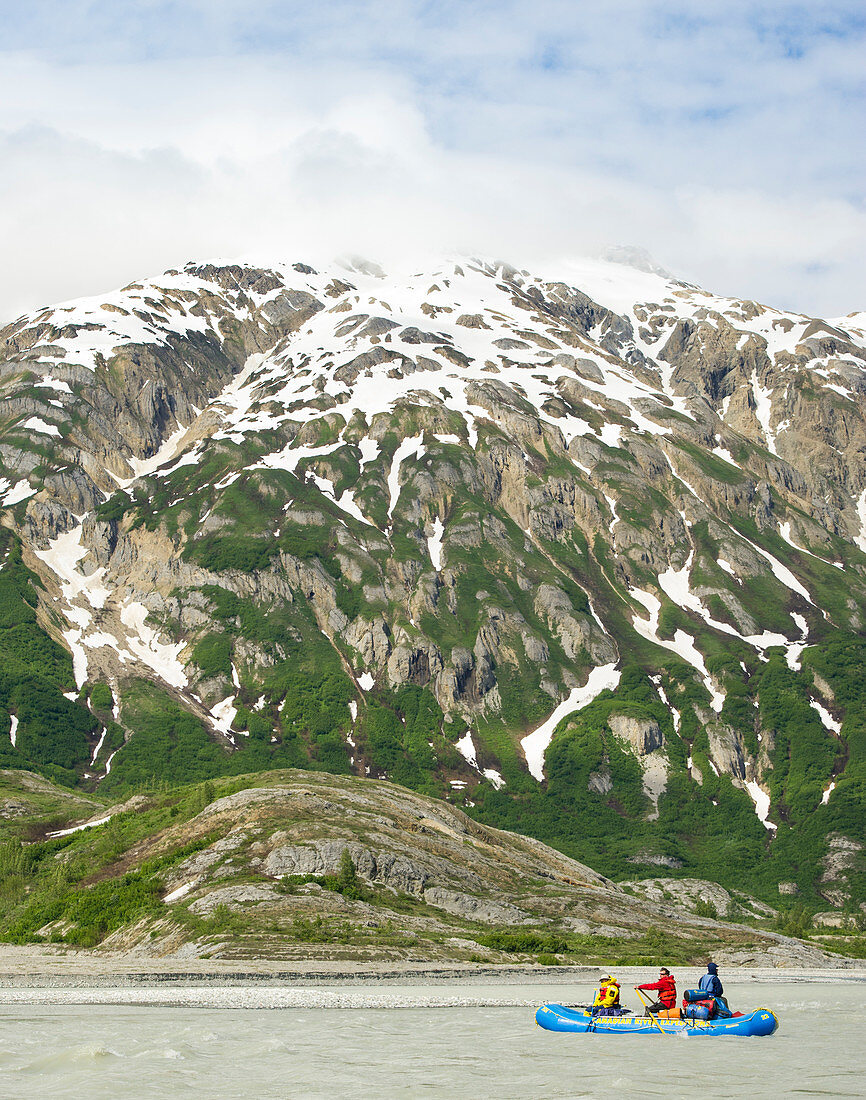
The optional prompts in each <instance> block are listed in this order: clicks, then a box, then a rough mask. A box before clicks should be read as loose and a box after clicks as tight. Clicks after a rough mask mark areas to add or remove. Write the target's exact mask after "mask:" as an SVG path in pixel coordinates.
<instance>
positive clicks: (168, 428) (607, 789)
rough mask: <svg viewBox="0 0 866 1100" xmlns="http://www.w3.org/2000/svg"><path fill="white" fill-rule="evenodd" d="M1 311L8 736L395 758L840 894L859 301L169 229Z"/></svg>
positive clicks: (856, 830)
mask: <svg viewBox="0 0 866 1100" xmlns="http://www.w3.org/2000/svg"><path fill="white" fill-rule="evenodd" d="M0 341H2V345H0V346H2V349H3V350H2V359H0V382H2V387H3V388H2V394H3V406H2V416H3V420H2V424H0V431H2V440H0V463H2V469H0V476H2V478H3V480H2V482H0V488H2V504H3V508H4V511H3V530H2V532H0V534H2V539H3V553H4V559H3V566H2V569H0V609H2V611H0V614H2V618H0V646H2V652H3V655H4V661H3V669H2V672H0V708H3V711H4V713H6V714H8V719H6V720H5V721H6V722H7V725H6V728H7V729H8V734H7V736H6V737H4V736H3V735H2V734H0V763H3V764H4V766H7V767H18V768H20V767H28V768H35V769H38V770H39V771H41V772H42V773H43V774H45V775H47V776H50V777H52V778H54V779H58V780H60V781H62V782H65V783H68V784H73V785H77V786H81V787H84V788H85V789H89V790H94V789H97V788H98V789H99V790H100V791H101V792H103V793H105V794H109V795H117V794H122V793H124V792H130V791H131V790H133V789H136V788H140V787H141V786H142V785H146V784H149V783H150V784H152V783H154V782H163V783H178V782H185V781H190V780H195V779H204V778H208V777H215V776H218V775H225V774H240V773H246V772H250V771H256V770H263V769H268V768H274V767H298V766H301V767H314V768H318V769H321V770H324V771H330V772H333V773H346V774H349V773H354V774H356V775H361V776H363V775H370V776H379V777H388V778H390V779H392V780H394V781H395V782H397V783H400V784H402V785H404V786H408V787H411V788H414V789H416V790H418V791H423V792H426V793H429V794H433V795H438V796H444V797H447V798H449V799H451V800H452V801H455V802H457V803H459V804H460V805H461V806H463V807H464V808H465V809H466V810H467V811H468V812H469V813H471V814H472V815H473V816H475V817H477V818H479V819H481V820H484V821H487V822H490V823H492V824H496V825H500V826H505V827H508V828H513V829H516V830H518V831H520V832H522V833H526V834H530V835H534V836H537V837H539V838H541V839H543V840H546V841H548V842H550V843H552V844H554V845H556V846H557V847H558V848H559V849H561V850H562V851H563V852H566V853H568V854H569V855H570V856H572V857H574V858H578V859H581V860H585V861H587V862H588V863H590V864H591V865H593V866H594V867H596V868H597V869H598V870H600V871H602V872H603V873H605V874H606V875H608V876H613V877H616V878H622V879H626V878H634V877H635V876H638V877H640V876H651V875H658V873H659V868H664V869H666V873H668V872H670V873H673V874H674V875H683V876H689V875H690V876H692V877H696V876H697V877H704V878H710V879H713V880H715V881H717V882H720V883H722V884H723V885H725V886H726V887H728V888H731V887H739V888H747V889H748V890H750V891H752V892H754V893H756V894H758V895H759V896H761V897H763V898H764V899H765V900H766V901H768V902H769V903H771V904H775V905H779V904H787V905H790V904H792V903H798V904H799V903H802V904H804V905H806V906H810V907H813V908H822V909H826V908H827V905H828V903H829V904H830V905H833V906H837V907H842V906H846V905H847V906H851V905H856V904H858V903H859V902H860V901H861V900H866V857H864V852H863V845H864V843H866V835H864V814H863V796H864V782H866V770H864V769H866V743H864V736H866V735H864V729H863V718H864V699H863V692H864V688H863V683H864V678H863V669H864V659H863V658H864V633H863V631H864V621H866V618H864V615H866V572H864V567H866V556H864V551H866V465H864V460H863V453H864V445H866V425H864V417H863V393H864V366H866V315H862V314H859V315H855V316H852V317H848V318H845V319H841V320H834V321H829V322H828V321H822V320H817V319H812V318H808V317H802V316H797V315H793V314H788V313H784V312H781V311H778V310H774V309H771V308H768V307H765V306H762V305H759V304H757V303H754V302H744V301H738V300H732V299H722V298H719V297H717V296H714V295H712V294H710V293H707V292H705V291H703V290H701V289H699V288H697V287H694V286H691V285H687V284H684V283H681V282H677V281H676V280H673V279H669V278H666V277H664V276H662V275H659V274H656V273H648V272H639V271H635V270H633V269H631V268H628V267H626V266H623V265H622V264H615V263H602V262H598V263H589V262H587V263H584V264H574V265H571V266H568V267H564V268H563V269H562V270H561V271H555V272H548V273H544V274H542V273H530V272H528V271H519V270H516V269H514V268H511V267H509V266H507V265H504V264H499V263H488V262H483V261H465V262H463V261H461V262H453V261H451V262H448V263H443V264H441V265H440V266H438V267H437V268H435V269H434V270H429V271H426V272H421V273H413V274H411V275H403V274H393V273H392V274H387V273H385V272H383V271H381V270H379V269H378V268H376V267H375V266H374V265H370V264H363V263H355V264H348V265H343V266H337V265H335V266H334V267H332V268H330V269H328V270H326V271H318V270H314V269H313V268H312V267H310V266H309V265H306V264H303V263H296V264H287V265H277V266H274V267H269V268H256V267H248V266H247V267H245V266H240V265H224V266H219V265H195V264H191V265H188V266H187V268H185V269H184V270H183V271H173V272H168V273H166V274H165V275H164V276H162V277H160V278H157V279H153V280H150V281H148V282H143V283H140V284H133V285H131V286H129V287H126V288H124V289H123V290H121V291H118V292H117V293H115V294H111V295H105V296H101V297H99V298H97V299H92V300H82V301H77V302H73V303H68V304H65V305H60V306H56V307H53V308H45V309H43V310H40V311H37V312H36V313H34V314H32V315H28V316H25V317H22V318H19V319H17V320H16V321H14V322H13V323H12V324H10V325H8V326H7V327H6V328H5V329H3V330H2V332H0ZM3 722H4V719H3V718H2V717H0V728H2V723H3Z"/></svg>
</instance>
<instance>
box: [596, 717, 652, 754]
mask: <svg viewBox="0 0 866 1100" xmlns="http://www.w3.org/2000/svg"><path fill="white" fill-rule="evenodd" d="M608 725H609V726H610V728H611V730H612V731H613V732H614V733H615V734H616V736H617V737H620V738H621V739H622V740H623V741H627V742H628V744H629V745H631V747H632V749H633V750H634V752H636V753H637V755H638V756H646V755H647V754H648V753H651V752H655V750H656V749H660V748H661V747H662V744H663V743H664V739H663V737H662V731H661V728H660V727H659V724H658V722H654V721H652V719H640V718H629V717H628V716H627V715H624V714H612V715H611V716H610V718H608Z"/></svg>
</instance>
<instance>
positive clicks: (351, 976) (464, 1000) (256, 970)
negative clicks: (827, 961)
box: [0, 944, 866, 1008]
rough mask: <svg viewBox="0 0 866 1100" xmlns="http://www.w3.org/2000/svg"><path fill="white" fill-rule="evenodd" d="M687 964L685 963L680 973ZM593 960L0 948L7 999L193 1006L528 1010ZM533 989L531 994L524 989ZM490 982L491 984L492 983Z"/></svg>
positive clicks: (585, 975) (630, 978) (583, 973)
mask: <svg viewBox="0 0 866 1100" xmlns="http://www.w3.org/2000/svg"><path fill="white" fill-rule="evenodd" d="M691 970H695V971H696V975H695V976H697V970H698V968H683V974H682V979H681V983H682V980H683V979H685V978H686V975H687V974H689V973H690V971H691ZM615 972H616V975H617V977H618V978H619V980H620V982H621V983H622V986H623V988H624V989H629V988H630V987H632V986H634V985H637V984H638V983H639V982H642V981H646V980H653V979H654V978H655V976H656V975H657V968H656V967H616V968H615ZM601 973H602V971H601V970H600V969H599V967H597V966H558V967H545V966H515V965H502V966H491V965H484V964H468V965H463V964H454V963H452V964H438V963H424V962H405V961H399V962H380V963H370V962H366V963H352V962H323V961H315V960H310V961H308V962H302V963H297V962H295V963H292V964H289V965H287V964H286V963H285V962H280V961H278V960H267V959H261V960H254V961H249V962H243V963H238V962H228V961H224V960H217V959H214V960H207V961H204V960H200V959H196V960H179V959H149V958H148V959H143V958H140V957H139V958H137V957H131V956H128V955H125V956H124V955H99V954H98V953H96V952H66V951H63V950H62V949H53V948H47V947H46V948H33V947H29V946H28V947H16V946H12V945H8V944H3V945H0V988H2V990H3V994H2V1000H3V1002H4V1004H5V1005H6V1006H12V1005H16V1004H17V1005H56V1006H60V1005H85V1004H87V1005H124V1006H133V1005H139V1006H160V1007H171V1006H175V1007H187V1008H189V1007H198V1008H397V1007H400V1008H413V1007H417V1008H436V1007H440V1008H447V1007H482V1006H484V1007H492V1006H503V1007H504V1006H511V1007H530V1006H531V1005H534V1004H538V987H546V988H548V989H549V990H550V993H549V996H550V998H551V999H553V1000H557V999H562V1000H563V1001H571V1000H574V999H575V998H578V999H579V998H580V997H581V996H585V995H586V993H587V992H588V990H589V989H591V988H592V987H593V986H594V985H595V983H596V981H597V979H598V977H599V975H600V974H601ZM723 975H724V979H725V980H726V981H729V982H731V983H739V982H744V983H748V984H750V985H754V984H760V985H772V984H777V983H780V982H785V983H790V982H804V983H812V982H821V983H839V982H846V983H847V982H866V967H863V966H858V965H854V966H851V967H845V968H839V969H805V968H793V967H792V968H778V969H770V968H766V967H740V968H735V967H725V968H724V970H723ZM528 986H532V987H535V988H534V989H533V990H532V991H530V990H529V989H526V988H524V987H528ZM493 987H496V988H495V989H494V988H493Z"/></svg>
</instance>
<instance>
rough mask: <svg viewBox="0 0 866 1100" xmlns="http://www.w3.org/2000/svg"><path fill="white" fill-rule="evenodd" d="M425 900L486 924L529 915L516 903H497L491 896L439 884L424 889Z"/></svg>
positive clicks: (517, 919) (499, 922)
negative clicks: (478, 895) (449, 888)
mask: <svg viewBox="0 0 866 1100" xmlns="http://www.w3.org/2000/svg"><path fill="white" fill-rule="evenodd" d="M424 900H425V901H426V902H427V903H428V904H429V905H435V906H436V908H437V909H444V910H445V912H446V913H454V914H455V915H456V916H458V917H466V918H468V919H469V920H478V921H483V922H484V923H485V924H517V923H520V922H522V921H524V920H526V919H527V917H528V914H526V913H525V912H523V910H522V909H518V908H517V906H516V905H508V904H501V903H497V902H494V901H490V899H489V898H475V897H472V896H470V895H469V894H457V893H455V892H454V891H453V890H443V889H442V888H441V887H439V886H428V887H427V889H426V890H425V891H424Z"/></svg>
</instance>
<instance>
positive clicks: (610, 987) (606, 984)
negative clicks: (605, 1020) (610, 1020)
mask: <svg viewBox="0 0 866 1100" xmlns="http://www.w3.org/2000/svg"><path fill="white" fill-rule="evenodd" d="M592 1013H593V1015H594V1016H618V1015H619V1014H620V1009H619V982H618V981H617V980H616V978H614V977H612V976H611V975H610V974H605V975H604V977H603V978H602V979H601V982H600V983H599V988H598V993H596V995H595V1000H594V1001H593V1002H592Z"/></svg>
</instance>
